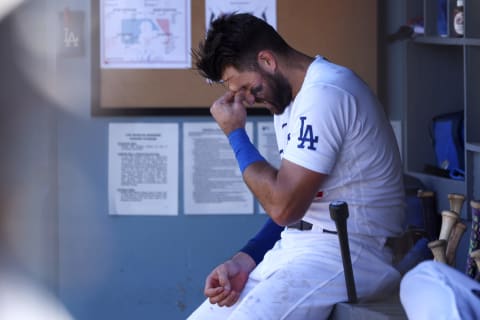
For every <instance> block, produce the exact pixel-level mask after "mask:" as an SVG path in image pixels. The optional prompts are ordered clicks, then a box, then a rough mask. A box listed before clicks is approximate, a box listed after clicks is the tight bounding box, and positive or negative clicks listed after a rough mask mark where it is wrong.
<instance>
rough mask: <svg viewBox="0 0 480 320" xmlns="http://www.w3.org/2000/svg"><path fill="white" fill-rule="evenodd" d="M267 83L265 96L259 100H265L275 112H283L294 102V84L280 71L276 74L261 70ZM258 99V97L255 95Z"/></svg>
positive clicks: (271, 110)
mask: <svg viewBox="0 0 480 320" xmlns="http://www.w3.org/2000/svg"><path fill="white" fill-rule="evenodd" d="M260 72H261V74H262V76H263V78H264V80H265V84H266V87H267V88H266V89H267V90H266V91H265V94H264V98H259V99H258V100H257V102H264V103H266V104H267V105H268V107H267V108H268V109H269V110H270V112H271V113H273V114H282V113H283V112H284V111H285V109H286V108H287V107H288V106H289V105H290V103H291V102H292V86H291V85H290V82H288V80H287V78H285V77H284V76H283V74H281V73H280V72H278V71H277V72H275V73H274V74H270V73H267V72H265V71H263V70H262V71H260ZM255 98H256V99H257V97H255Z"/></svg>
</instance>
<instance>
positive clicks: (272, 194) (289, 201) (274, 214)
mask: <svg viewBox="0 0 480 320" xmlns="http://www.w3.org/2000/svg"><path fill="white" fill-rule="evenodd" d="M243 179H244V181H245V183H246V184H247V186H248V187H249V189H250V191H251V192H252V193H253V194H254V195H255V197H256V199H257V200H258V201H259V202H260V204H261V205H262V207H263V208H264V209H265V211H266V212H267V214H268V215H269V216H270V217H271V218H272V220H273V221H275V222H276V223H277V224H278V225H281V226H286V225H289V224H291V223H294V222H296V221H298V220H300V219H301V218H302V217H303V215H304V214H305V212H306V210H307V209H308V206H305V205H302V204H301V203H300V202H299V201H296V200H297V199H295V198H294V197H293V194H294V191H293V190H290V189H289V185H288V184H286V183H283V182H282V181H280V177H279V171H278V170H277V169H275V168H274V167H272V166H271V165H270V164H269V163H268V162H266V161H259V162H255V163H253V164H251V165H250V166H248V167H247V168H246V170H245V171H244V173H243Z"/></svg>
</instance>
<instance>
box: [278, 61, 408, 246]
mask: <svg viewBox="0 0 480 320" xmlns="http://www.w3.org/2000/svg"><path fill="white" fill-rule="evenodd" d="M274 123H275V132H276V136H277V143H278V147H279V151H280V155H281V157H282V158H283V159H286V160H288V161H290V162H293V163H295V164H297V165H299V166H302V167H305V168H307V169H309V170H312V171H315V172H319V173H323V174H327V175H328V178H327V180H326V181H325V183H324V184H323V185H322V188H321V190H319V193H318V196H317V198H316V199H315V200H314V202H313V203H312V205H311V206H310V208H309V209H308V211H307V213H306V214H305V216H304V220H305V221H308V222H310V223H313V224H314V225H321V226H322V227H323V228H325V229H329V230H335V224H334V222H333V221H332V220H331V219H330V214H329V211H328V206H329V204H330V202H331V201H334V200H344V201H346V202H347V203H348V206H349V213H350V216H349V219H348V230H349V233H358V234H363V235H369V236H379V237H387V236H394V235H398V234H399V233H400V232H401V225H402V221H403V217H404V191H403V182H402V166H401V160H400V156H399V152H398V146H397V143H396V140H395V136H394V134H393V130H392V127H391V125H390V123H389V121H388V120H387V118H386V116H385V113H384V111H383V109H382V108H381V106H380V104H379V102H378V100H377V99H376V97H375V95H374V94H373V93H372V92H371V90H370V89H369V88H368V87H367V85H366V84H365V83H364V82H363V81H362V80H361V79H360V78H359V77H357V76H356V75H355V74H354V73H353V72H352V71H350V70H349V69H347V68H344V67H342V66H338V65H336V64H333V63H331V62H329V61H327V60H326V59H324V58H322V57H320V56H317V57H316V59H315V61H314V62H313V63H312V64H311V65H310V67H309V68H308V70H307V74H306V77H305V80H304V82H303V85H302V87H301V89H300V91H299V93H298V94H297V96H296V97H295V100H294V101H293V102H292V104H291V105H290V106H289V107H287V109H286V110H285V112H284V113H283V114H281V115H276V116H275V117H274Z"/></svg>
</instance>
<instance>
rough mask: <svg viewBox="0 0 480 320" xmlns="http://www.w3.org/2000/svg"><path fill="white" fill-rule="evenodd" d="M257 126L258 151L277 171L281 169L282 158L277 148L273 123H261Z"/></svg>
mask: <svg viewBox="0 0 480 320" xmlns="http://www.w3.org/2000/svg"><path fill="white" fill-rule="evenodd" d="M257 126H258V127H257V134H258V138H257V141H258V151H259V152H260V153H261V154H262V156H263V157H264V158H265V160H267V161H268V163H270V164H271V165H272V166H274V167H275V168H277V169H278V168H280V161H281V158H280V153H279V151H278V147H277V138H276V136H275V127H274V126H273V121H259V122H258V123H257Z"/></svg>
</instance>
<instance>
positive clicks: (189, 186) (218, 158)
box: [183, 122, 253, 214]
mask: <svg viewBox="0 0 480 320" xmlns="http://www.w3.org/2000/svg"><path fill="white" fill-rule="evenodd" d="M246 130H247V133H248V134H249V136H250V137H252V131H253V125H252V123H250V122H249V123H247V126H246ZM183 157H184V161H183V166H184V169H183V173H184V182H183V186H184V192H183V195H184V211H185V214H253V196H252V194H251V193H250V191H249V190H248V188H247V186H246V185H245V183H244V182H243V179H242V175H241V173H240V169H239V168H238V165H237V161H236V159H235V155H234V154H233V151H232V149H231V147H230V144H229V143H228V139H227V138H226V137H225V135H224V134H223V132H222V131H221V130H220V128H219V127H218V125H217V124H216V123H214V122H186V123H184V124H183Z"/></svg>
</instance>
